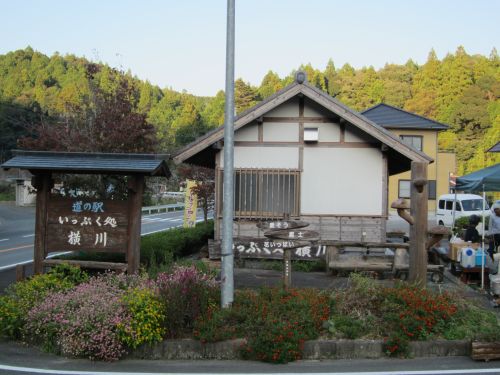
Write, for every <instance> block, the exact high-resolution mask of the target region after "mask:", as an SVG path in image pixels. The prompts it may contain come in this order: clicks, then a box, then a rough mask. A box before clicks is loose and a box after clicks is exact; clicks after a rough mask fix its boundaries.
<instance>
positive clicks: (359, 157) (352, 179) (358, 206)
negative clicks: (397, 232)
mask: <svg viewBox="0 0 500 375" xmlns="http://www.w3.org/2000/svg"><path fill="white" fill-rule="evenodd" d="M382 175H383V161H382V153H381V152H380V151H379V150H378V149H372V148H353V149H349V148H320V147H314V148H307V147H306V148H305V149H304V171H303V173H302V177H301V184H302V189H301V214H303V215H327V214H330V215H382Z"/></svg>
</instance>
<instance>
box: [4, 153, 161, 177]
mask: <svg viewBox="0 0 500 375" xmlns="http://www.w3.org/2000/svg"><path fill="white" fill-rule="evenodd" d="M12 153H13V155H14V157H13V158H12V159H10V160H8V161H6V162H5V163H4V164H2V165H1V167H2V168H3V169H10V168H20V169H27V170H29V171H30V172H32V173H34V174H36V173H42V172H49V171H51V172H56V173H75V174H120V175H127V174H131V175H132V174H143V175H150V176H165V177H169V176H170V170H169V168H168V166H167V163H166V160H167V159H168V157H169V155H155V154H111V153H100V152H96V153H91V152H87V153H84V152H52V151H21V150H14V151H13V152H12Z"/></svg>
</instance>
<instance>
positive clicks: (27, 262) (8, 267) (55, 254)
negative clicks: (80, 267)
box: [0, 251, 72, 271]
mask: <svg viewBox="0 0 500 375" xmlns="http://www.w3.org/2000/svg"><path fill="white" fill-rule="evenodd" d="M70 253H72V251H64V252H62V253H54V254H51V255H48V256H47V259H49V258H54V257H56V256H59V255H66V254H70ZM29 263H33V260H32V259H30V260H25V261H24V262H19V263H14V264H9V265H7V266H2V267H0V271H4V270H8V269H10V268H14V267H17V266H21V265H23V264H29Z"/></svg>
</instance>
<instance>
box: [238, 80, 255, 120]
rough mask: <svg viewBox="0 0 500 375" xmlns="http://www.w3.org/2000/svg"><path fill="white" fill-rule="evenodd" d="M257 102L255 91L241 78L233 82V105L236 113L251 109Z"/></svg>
mask: <svg viewBox="0 0 500 375" xmlns="http://www.w3.org/2000/svg"><path fill="white" fill-rule="evenodd" d="M258 101H259V96H258V94H257V90H256V89H255V88H254V87H252V86H250V84H249V83H246V82H245V81H243V80H242V79H241V78H238V79H237V80H236V81H235V82H234V105H235V107H236V113H241V112H243V111H245V110H247V109H248V108H250V107H253V106H254V105H255V104H257V102H258Z"/></svg>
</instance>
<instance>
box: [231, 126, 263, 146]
mask: <svg viewBox="0 0 500 375" xmlns="http://www.w3.org/2000/svg"><path fill="white" fill-rule="evenodd" d="M234 140H235V141H236V142H241V141H244V142H257V141H258V140H259V130H258V128H257V124H255V123H252V124H248V125H246V126H244V127H242V128H240V129H238V130H237V131H236V132H235V133H234Z"/></svg>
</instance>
